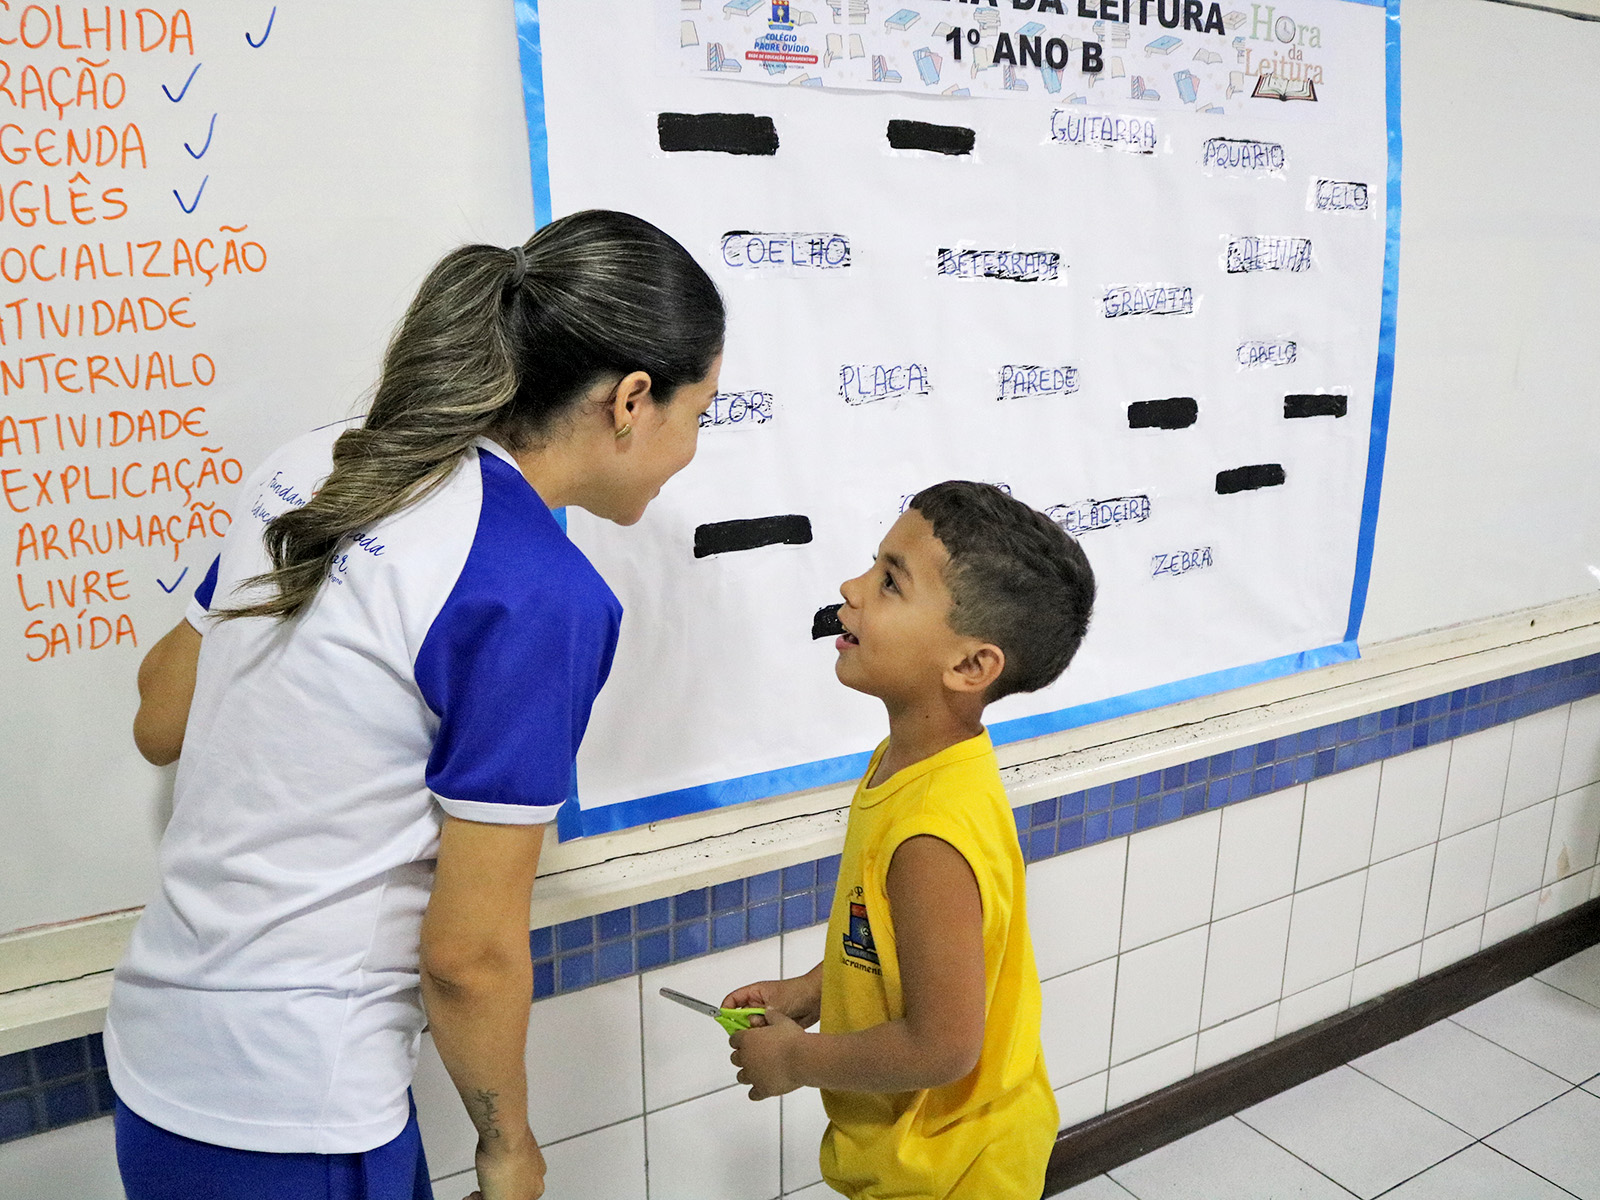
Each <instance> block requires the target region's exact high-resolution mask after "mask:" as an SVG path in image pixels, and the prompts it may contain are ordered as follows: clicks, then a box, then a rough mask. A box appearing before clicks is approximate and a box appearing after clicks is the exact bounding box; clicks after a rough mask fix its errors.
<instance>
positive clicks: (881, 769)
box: [867, 701, 983, 787]
mask: <svg viewBox="0 0 1600 1200" xmlns="http://www.w3.org/2000/svg"><path fill="white" fill-rule="evenodd" d="M885 706H886V707H888V709H889V744H888V746H887V747H886V748H885V749H884V752H883V757H882V758H881V759H879V760H878V769H877V770H876V771H874V772H873V773H872V778H871V779H869V780H867V786H868V787H877V786H878V785H879V784H880V783H882V782H883V781H884V780H886V779H888V778H890V777H891V776H893V775H894V774H895V773H896V772H899V771H903V770H905V769H906V768H907V767H909V766H914V765H915V764H917V763H919V762H921V761H922V760H923V759H927V758H932V757H933V756H934V755H935V754H938V753H939V752H940V751H942V750H948V749H949V748H950V747H951V746H954V745H956V744H957V743H958V742H964V741H966V740H967V739H968V738H975V737H977V736H978V735H979V734H980V733H982V732H983V705H982V704H981V703H979V704H974V705H949V704H937V705H905V706H898V705H890V704H888V702H887V701H886V702H885Z"/></svg>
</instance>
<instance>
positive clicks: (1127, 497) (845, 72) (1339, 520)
mask: <svg viewBox="0 0 1600 1200" xmlns="http://www.w3.org/2000/svg"><path fill="white" fill-rule="evenodd" d="M641 10H642V6H641V5H639V4H637V3H632V4H630V3H624V2H623V0H540V3H539V4H538V5H537V6H534V5H532V4H528V3H526V2H524V3H523V4H520V5H519V8H518V12H519V23H520V34H521V38H522V51H523V65H524V78H525V83H526V84H527V87H528V96H529V104H528V108H529V115H530V136H531V140H532V143H533V148H534V155H533V158H534V175H535V188H536V199H537V202H538V203H539V204H540V205H541V207H544V206H546V205H548V210H547V213H548V211H553V212H554V213H555V214H557V215H559V214H560V213H565V212H571V211H575V210H578V209H583V208H589V207H607V208H620V209H625V210H629V211H633V212H637V213H639V214H640V215H641V216H644V217H646V218H648V219H650V220H652V221H654V222H656V223H657V224H659V225H660V226H662V227H663V228H664V229H666V230H667V231H668V232H670V233H672V234H673V235H674V236H675V237H677V238H678V239H679V240H680V241H682V242H683V243H684V245H685V246H687V247H688V248H689V250H690V251H691V252H692V253H693V254H694V255H695V256H696V257H697V258H698V259H699V260H700V261H701V262H702V263H703V264H704V265H705V266H706V267H707V269H708V270H709V271H710V272H711V273H712V275H713V277H714V278H715V279H716V281H717V283H718V286H719V287H720V288H721V289H722V291H723V294H724V296H725V297H726V300H727V303H728V309H729V314H730V320H729V331H728V343H727V352H726V359H725V363H724V366H723V371H722V389H723V393H724V394H723V395H722V396H720V397H719V398H718V402H717V405H716V406H715V407H714V409H713V410H712V413H711V414H709V416H708V419H707V421H706V422H705V427H704V428H703V429H702V433H701V450H700V454H699V456H698V458H697V459H696V461H695V462H694V463H693V464H692V465H691V466H690V467H689V468H688V469H687V470H686V471H685V472H684V473H683V474H682V475H680V476H679V477H678V478H677V479H675V480H674V481H673V482H672V483H671V484H669V486H668V487H667V489H666V490H665V491H664V492H663V493H662V495H661V497H660V499H659V500H658V501H657V502H656V503H655V504H654V505H653V506H652V508H651V509H650V511H649V513H648V514H647V515H646V517H645V519H644V521H643V522H642V523H641V525H640V526H638V527H636V528H633V529H619V528H617V527H615V526H612V525H609V524H607V523H606V522H603V521H598V520H595V519H593V518H591V517H589V516H588V515H587V514H584V513H580V512H576V511H574V512H573V513H572V514H570V529H571V532H572V535H573V536H574V538H575V539H576V540H577V542H578V543H579V545H581V546H582V547H583V549H584V550H585V552H586V553H587V554H589V556H590V557H591V558H592V560H593V561H594V563H595V565H596V566H597V567H598V568H599V570H600V572H601V573H602V574H603V575H604V576H605V578H606V579H607V580H608V581H609V582H610V583H611V585H612V587H613V588H614V589H615V590H616V592H617V593H618V595H619V597H620V598H621V599H622V602H623V604H624V607H625V609H626V611H627V616H626V617H625V618H624V622H623V632H622V640H621V644H620V647H619V650H618V654H617V660H616V668H615V670H614V672H613V675H612V679H611V682H610V684H609V685H608V686H607V688H606V690H605V692H604V693H603V694H602V696H601V699H600V702H599V704H598V705H597V707H596V710H595V714H594V720H593V724H592V726H591V731H590V734H589V738H588V740H587V742H586V744H585V748H584V751H583V754H582V755H581V756H580V760H579V766H580V770H579V790H580V796H579V801H578V803H577V804H576V805H573V806H569V811H568V812H567V813H566V815H565V817H564V820H563V826H562V828H563V834H564V835H565V836H570V835H572V834H575V833H588V832H596V831H599V830H604V829H613V828H620V827H624V826H627V825H632V824H638V823H641V822H644V821H649V820H656V819H660V818H662V817H666V816H671V815H676V814H679V813H684V812H690V811H695V810H697V809H702V808H706V807H710V806H713V805H718V804H726V803H733V802H737V801H742V800H747V799H752V798H756V797H760V796H764V795H773V794H778V793H782V792H789V791H794V790H796V789H799V788H802V787H807V786H814V785H818V784H823V783H830V782H836V781H839V780H842V779H846V778H849V777H851V776H852V775H853V774H855V773H857V772H859V770H860V769H861V767H862V766H863V765H864V762H865V755H866V754H867V753H868V752H869V751H870V750H871V748H872V747H873V745H874V744H875V743H876V742H877V740H878V739H879V738H880V737H881V736H882V733H883V728H884V721H883V716H882V712H881V707H880V706H879V705H878V704H877V702H876V701H873V700H870V699H867V698H865V697H862V696H859V695H856V694H854V693H851V692H849V691H847V690H846V689H844V688H843V687H841V686H840V685H839V684H838V683H837V682H836V680H835V679H834V676H833V671H832V664H833V660H834V656H835V651H834V649H833V642H832V638H831V637H822V638H816V639H814V638H813V625H814V621H815V618H816V615H817V613H818V612H819V610H821V609H823V608H825V607H827V606H828V605H830V604H836V603H837V602H838V599H839V596H838V590H837V589H838V584H839V583H840V581H842V580H844V579H846V578H849V577H851V576H853V575H855V574H857V573H859V572H860V571H861V570H862V569H864V567H865V566H866V564H867V563H868V562H869V561H870V559H871V557H872V554H873V553H874V551H875V548H876V546H877V543H878V541H879V539H880V538H881V537H882V535H883V533H884V531H885V530H886V529H887V528H888V526H889V525H890V524H891V523H892V522H893V520H894V519H895V517H896V516H897V514H898V513H899V512H900V511H901V509H902V508H903V506H904V504H905V503H906V501H907V500H908V498H909V497H910V496H912V495H913V494H915V493H916V492H917V491H918V490H919V489H921V488H923V487H925V486H927V485H929V484H932V483H936V482H938V481H940V480H943V479H949V478H969V479H979V480H986V481H990V482H993V483H997V484H1001V485H1003V486H1005V487H1006V488H1008V489H1009V490H1010V491H1011V492H1012V494H1014V495H1016V496H1017V497H1019V498H1020V499H1022V500H1025V501H1026V502H1028V503H1029V504H1031V505H1034V506H1035V507H1037V508H1040V509H1042V510H1045V511H1047V512H1049V513H1050V514H1051V515H1052V516H1053V517H1055V518H1056V519H1057V520H1058V521H1060V522H1061V523H1062V524H1063V526H1064V527H1066V528H1067V529H1068V530H1069V531H1071V532H1072V533H1074V534H1075V535H1076V536H1078V537H1079V538H1080V539H1081V540H1082V543H1083V546H1084V549H1085V551H1086V552H1087V553H1088V555H1089V558H1090V560H1091V562H1092V563H1093V565H1094V568H1095V572H1096V575H1097V578H1098V580H1099V586H1100V595H1099V601H1098V604H1097V608H1096V612H1095V617H1094V622H1093V624H1092V627H1091V630H1090V633H1089V637H1088V639H1087V641H1086V642H1085V644H1084V648H1083V650H1082V651H1081V653H1080V655H1079V657H1078V659H1077V660H1076V661H1075V662H1074V664H1073V665H1072V667H1071V668H1070V669H1069V670H1068V672H1067V673H1066V675H1065V676H1064V677H1063V678H1062V679H1061V680H1060V681H1059V682H1057V683H1056V684H1054V685H1052V686H1051V687H1049V688H1047V689H1045V690H1043V691H1041V692H1038V693H1034V694H1031V695H1023V696H1013V697H1009V698H1007V699H1006V700H1004V701H1002V702H1001V703H999V704H996V705H995V706H993V707H992V708H991V709H990V710H989V713H988V720H989V724H990V728H991V731H992V732H993V733H994V735H995V738H996V740H997V741H1011V740H1016V739H1019V738H1024V737H1032V736H1038V735H1040V734H1043V733H1048V732H1053V731H1055V730H1059V729H1063V728H1067V727H1070V726H1074V725H1079V724H1084V723H1087V722H1090V721H1095V720H1101V719H1104V718H1106V717H1109V716H1113V715H1117V714H1120V713H1125V712H1129V711H1135V710H1138V709H1142V708H1148V707H1151V706H1153V705H1157V704H1163V703H1169V702H1171V701H1174V700H1177V699H1182V698H1185V697H1188V696H1193V695H1197V694H1203V693H1206V692H1210V691H1216V690H1220V689H1222V688H1225V687H1231V686H1237V685H1239V684H1242V683H1247V682H1251V681H1253V680H1256V679H1261V678H1266V677H1270V676H1272V675H1277V674H1282V673H1284V672H1287V671H1291V670H1297V669H1302V668H1304V667H1308V666H1314V665H1318V664H1321V663H1326V662H1331V661H1337V660H1339V659H1342V658H1347V657H1351V656H1353V655H1354V654H1355V646H1354V637H1355V633H1356V630H1357V628H1358V626H1359V615H1360V608H1361V603H1362V601H1363V598H1364V594H1365V579H1366V564H1367V558H1368V555H1369V553H1370V534H1371V523H1372V520H1373V518H1374V517H1375V512H1376V501H1377V487H1378V480H1379V472H1380V470H1381V447H1382V433H1383V429H1384V427H1385V424H1386V407H1387V401H1388V369H1389V368H1388V364H1389V355H1388V354H1387V353H1386V352H1384V347H1385V344H1386V343H1385V337H1386V336H1388V337H1392V294H1393V288H1392V269H1393V267H1392V246H1391V245H1390V243H1391V239H1392V237H1393V235H1394V233H1395V231H1396V230H1397V229H1398V206H1397V198H1395V197H1391V194H1390V191H1391V185H1390V179H1391V169H1392V167H1393V168H1394V169H1397V166H1396V164H1395V163H1392V162H1391V138H1390V132H1391V121H1392V115H1391V111H1392V110H1391V105H1392V104H1393V101H1394V97H1393V94H1392V93H1393V91H1394V89H1396V88H1397V87H1398V80H1397V59H1396V57H1395V56H1396V55H1397V31H1396V19H1395V18H1394V16H1393V15H1392V14H1391V13H1389V12H1388V11H1387V10H1386V9H1385V8H1384V7H1382V6H1380V5H1375V4H1370V3H1362V2H1357V0H1300V2H1298V3H1294V4H1288V5H1283V4H1279V5H1273V4H1228V3H1222V4H1216V3H1200V2H1197V0H1184V2H1182V3H1179V2H1177V0H1104V2H1103V3H1102V2H1100V0H1094V2H1092V3H1091V0H1081V2H1080V0H1064V2H1063V3H1059V4H1058V3H1054V2H1053V0H1006V3H1003V4H996V3H993V2H992V0H991V2H990V3H987V4H963V3H953V2H951V0H909V2H907V3H893V2H891V3H883V2H881V0H803V2H801V3H789V4H785V3H772V2H770V0H761V2H760V3H757V2H755V0H729V2H728V3H717V2H716V0H656V3H655V5H654V10H653V11H652V12H651V14H650V16H649V19H642V12H641ZM600 30H604V31H605V33H604V36H603V38H602V37H601V36H600V35H599V34H598V32H597V31H600ZM1397 152H1398V151H1397V146H1396V148H1395V150H1394V153H1396V154H1397ZM545 186H547V187H548V193H547V197H548V198H547V199H546V196H545V193H543V192H542V191H541V189H542V188H543V187H545ZM1392 200H1394V201H1396V202H1395V203H1391V201H1392ZM547 213H543V214H541V216H544V215H547ZM1386 250H1387V251H1388V252H1389V258H1388V263H1389V266H1388V271H1389V272H1390V273H1387V274H1386ZM1386 280H1387V281H1388V282H1389V285H1388V286H1386ZM1386 296H1388V297H1390V300H1389V305H1390V306H1389V307H1386V299H1385V298H1386ZM1386 314H1387V316H1386ZM1374 446H1376V447H1377V450H1378V453H1377V454H1376V455H1373V454H1371V453H1369V451H1370V450H1371V448H1372V447H1374Z"/></svg>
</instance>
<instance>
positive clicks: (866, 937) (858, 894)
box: [844, 887, 882, 975]
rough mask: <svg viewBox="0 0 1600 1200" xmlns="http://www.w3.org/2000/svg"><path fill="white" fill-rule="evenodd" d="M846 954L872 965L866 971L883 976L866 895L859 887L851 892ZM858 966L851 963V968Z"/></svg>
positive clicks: (845, 940) (845, 942) (845, 937)
mask: <svg viewBox="0 0 1600 1200" xmlns="http://www.w3.org/2000/svg"><path fill="white" fill-rule="evenodd" d="M844 952H845V954H846V955H848V956H849V957H850V958H853V959H859V960H860V961H861V962H864V963H871V964H872V965H871V966H870V967H866V968H864V969H865V970H869V971H871V972H873V974H875V975H876V974H882V972H881V971H880V970H879V968H878V947H877V944H876V943H875V942H874V941H873V940H872V924H871V922H869V921H868V920H867V905H866V894H865V893H864V892H863V891H862V889H861V888H859V887H857V888H852V889H851V891H850V923H849V925H848V926H847V927H846V928H845V932H844ZM858 965H860V963H851V966H858Z"/></svg>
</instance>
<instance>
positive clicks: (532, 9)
mask: <svg viewBox="0 0 1600 1200" xmlns="http://www.w3.org/2000/svg"><path fill="white" fill-rule="evenodd" d="M516 14H517V54H518V56H519V58H520V59H521V62H522V107H523V111H524V112H525V113H526V114H527V117H528V165H529V166H530V167H531V168H532V184H533V227H534V228H535V229H538V228H539V227H540V226H543V225H548V224H549V223H550V222H551V221H552V220H553V219H554V210H553V209H552V208H551V206H550V135H549V132H548V130H547V129H546V126H545V120H544V51H543V49H542V47H541V44H540V41H539V0H516Z"/></svg>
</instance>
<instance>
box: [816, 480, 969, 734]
mask: <svg viewBox="0 0 1600 1200" xmlns="http://www.w3.org/2000/svg"><path fill="white" fill-rule="evenodd" d="M949 561H950V556H949V554H948V553H947V552H946V551H945V548H944V543H943V542H941V541H939V539H938V538H936V537H934V535H933V525H932V524H931V523H930V522H929V521H928V519H927V518H926V517H924V516H923V515H922V514H921V513H919V512H917V511H916V510H915V509H909V510H907V511H906V512H905V513H904V514H903V515H902V516H901V517H900V519H899V520H898V521H896V522H895V523H894V526H893V527H892V528H891V529H890V530H889V532H888V534H887V535H886V536H885V537H884V539H883V542H882V544H880V545H879V547H878V556H877V558H876V559H875V560H874V561H873V564H872V566H871V568H870V569H869V570H867V571H866V572H865V573H863V574H861V575H857V576H856V577H855V578H854V579H850V580H846V581H845V582H844V583H842V584H840V585H839V592H840V594H841V595H843V596H844V600H845V602H844V604H843V606H841V607H840V609H839V623H840V624H841V625H843V626H844V629H845V634H844V636H843V637H841V638H840V639H839V640H838V641H837V642H835V643H834V645H835V647H836V648H837V649H838V651H839V660H838V662H836V663H835V664H834V673H835V674H837V675H838V677H839V681H840V682H841V683H843V684H844V685H845V686H846V687H852V688H855V689H856V691H858V692H865V693H867V694H868V695H869V696H877V697H878V698H879V699H881V700H884V701H886V702H889V703H894V702H896V701H900V702H914V701H916V700H919V699H926V698H927V697H928V696H929V695H931V694H934V693H936V692H937V690H938V689H939V688H941V687H942V686H944V679H945V674H946V671H947V670H948V669H949V668H950V667H952V666H953V665H954V664H955V663H958V662H960V661H961V660H962V658H963V657H964V656H965V655H966V654H967V653H968V652H969V650H970V648H971V647H972V646H974V645H977V644H979V643H976V642H975V641H974V639H972V638H965V637H962V636H961V635H960V634H958V633H956V632H955V630H953V629H951V628H950V605H951V599H950V590H949V588H947V587H946V586H945V582H944V569H945V566H946V564H947V563H948V562H949Z"/></svg>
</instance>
